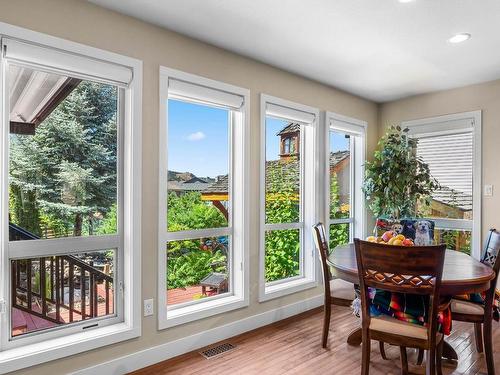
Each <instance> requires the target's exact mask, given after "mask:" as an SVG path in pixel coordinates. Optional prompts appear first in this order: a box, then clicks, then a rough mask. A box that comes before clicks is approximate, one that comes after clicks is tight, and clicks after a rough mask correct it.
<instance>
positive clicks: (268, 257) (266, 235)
mask: <svg viewBox="0 0 500 375" xmlns="http://www.w3.org/2000/svg"><path fill="white" fill-rule="evenodd" d="M260 105H261V179H260V187H261V194H260V195H261V202H260V211H261V218H260V220H261V225H260V283H259V284H260V288H259V300H260V301H265V300H268V299H272V298H276V297H280V296H283V295H286V294H290V293H294V292H297V291H299V290H304V289H307V288H311V287H314V286H315V285H317V281H316V276H315V259H316V253H315V251H314V246H313V243H312V239H313V238H312V225H314V224H315V221H316V220H317V212H318V211H317V206H316V205H317V202H318V199H317V198H318V189H319V186H318V184H317V183H316V179H317V177H318V163H317V160H318V154H317V152H318V147H317V135H318V134H319V133H318V131H317V126H318V121H319V111H318V110H317V109H315V108H311V107H308V106H305V105H301V104H297V103H293V102H290V101H288V100H283V99H280V98H276V97H272V96H269V95H264V94H261V103H260ZM292 145H293V146H292ZM287 151H288V152H287Z"/></svg>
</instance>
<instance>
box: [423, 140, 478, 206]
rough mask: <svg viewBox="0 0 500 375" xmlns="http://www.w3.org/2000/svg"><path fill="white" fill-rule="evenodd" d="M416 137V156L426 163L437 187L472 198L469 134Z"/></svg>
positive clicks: (471, 141)
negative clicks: (438, 185) (437, 184)
mask: <svg viewBox="0 0 500 375" xmlns="http://www.w3.org/2000/svg"><path fill="white" fill-rule="evenodd" d="M416 137H417V138H418V146H417V156H419V157H421V158H422V159H423V160H424V161H425V162H426V163H427V164H429V168H430V172H431V174H432V176H434V178H436V179H437V180H438V182H439V183H440V184H441V186H443V187H444V188H449V189H453V190H455V191H457V192H461V193H465V194H467V195H469V196H471V197H472V176H473V156H474V152H473V151H474V138H473V132H472V131H468V132H463V133H459V134H448V135H435V136H423V137H419V136H418V135H417V136H416Z"/></svg>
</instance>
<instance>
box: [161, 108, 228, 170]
mask: <svg viewBox="0 0 500 375" xmlns="http://www.w3.org/2000/svg"><path fill="white" fill-rule="evenodd" d="M228 116H229V113H228V111H227V110H224V109H220V108H213V107H208V106H203V105H199V104H192V103H186V102H182V101H177V100H172V99H170V100H169V105H168V169H169V170H171V171H176V172H191V173H193V174H195V175H196V176H199V177H215V176H218V175H225V174H227V173H228V162H229V161H228V149H229V148H228V144H229V140H228V137H229V122H228Z"/></svg>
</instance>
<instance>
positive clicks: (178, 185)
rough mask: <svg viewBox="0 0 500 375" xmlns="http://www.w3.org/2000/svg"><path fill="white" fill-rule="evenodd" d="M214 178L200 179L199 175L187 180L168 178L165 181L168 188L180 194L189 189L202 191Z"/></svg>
mask: <svg viewBox="0 0 500 375" xmlns="http://www.w3.org/2000/svg"><path fill="white" fill-rule="evenodd" d="M214 181H215V180H214V179H202V178H199V177H196V176H195V177H192V178H190V179H189V180H187V181H176V180H170V181H168V183H167V186H168V190H169V191H173V192H175V193H176V194H177V195H181V194H183V193H186V192H190V191H204V190H205V189H207V188H208V187H210V186H211V185H212V184H213V183H214Z"/></svg>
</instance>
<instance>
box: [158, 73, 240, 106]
mask: <svg viewBox="0 0 500 375" xmlns="http://www.w3.org/2000/svg"><path fill="white" fill-rule="evenodd" d="M168 94H169V96H174V97H180V98H184V99H190V100H194V101H197V102H201V103H207V104H212V105H217V106H222V107H229V108H232V109H236V110H238V109H240V108H241V107H242V106H243V103H244V98H243V96H241V95H237V94H233V93H229V92H226V91H222V90H217V89H213V88H210V87H206V86H201V85H197V84H194V83H190V82H185V81H181V80H178V79H175V78H170V79H169V80H168Z"/></svg>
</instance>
